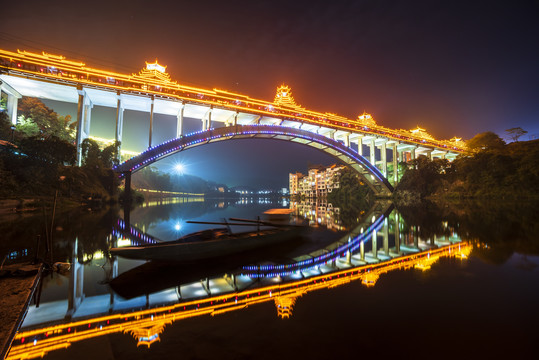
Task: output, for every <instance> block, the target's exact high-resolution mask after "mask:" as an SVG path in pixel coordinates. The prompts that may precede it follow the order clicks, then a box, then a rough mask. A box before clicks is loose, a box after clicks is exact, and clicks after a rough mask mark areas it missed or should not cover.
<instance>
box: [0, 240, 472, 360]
mask: <svg viewBox="0 0 539 360" xmlns="http://www.w3.org/2000/svg"><path fill="white" fill-rule="evenodd" d="M470 251H471V245H470V244H468V243H460V244H457V245H448V246H446V247H444V248H440V249H434V250H430V251H428V252H423V253H417V254H413V255H409V256H404V257H401V258H398V259H392V260H389V261H387V262H383V263H378V264H372V265H364V266H359V267H355V268H350V269H346V270H338V271H335V272H332V273H327V274H323V275H319V276H316V277H313V278H310V279H301V280H296V281H290V282H285V283H280V284H276V285H271V286H264V287H260V288H255V289H249V290H244V291H240V292H232V293H228V294H220V295H218V296H212V297H208V298H206V299H195V300H192V301H185V302H181V303H177V304H174V305H169V306H163V307H159V308H152V309H146V310H140V311H133V312H126V313H118V314H107V315H104V316H98V317H95V318H92V319H85V320H81V321H75V322H71V323H67V324H59V325H53V326H49V327H45V328H41V329H34V330H29V331H23V332H19V333H17V335H16V336H15V340H14V343H13V346H12V348H11V350H10V352H9V354H8V357H7V359H10V360H11V359H30V358H36V357H43V356H44V355H45V354H46V353H48V352H50V351H53V350H56V349H61V348H67V347H69V346H70V345H71V343H74V342H77V341H81V340H85V339H90V338H95V337H98V336H103V335H107V334H112V333H117V332H129V333H131V334H133V336H137V337H138V340H139V341H142V345H149V344H150V343H151V342H149V341H148V340H150V338H151V339H152V340H156V339H157V338H156V337H155V335H156V334H157V335H158V333H159V332H161V331H163V329H164V327H165V325H167V324H170V323H172V322H174V321H177V320H182V319H186V318H190V317H195V316H202V315H217V314H223V313H226V312H229V311H234V310H240V309H244V308H246V307H248V306H251V305H255V304H260V303H264V302H268V301H274V302H275V305H276V307H277V311H278V314H280V313H282V316H290V314H291V311H292V306H293V305H295V299H297V298H298V297H300V296H303V295H304V294H306V293H308V292H311V291H316V290H320V289H324V288H334V287H337V286H340V285H344V284H348V283H350V282H351V281H354V280H360V281H361V282H362V283H364V284H365V285H367V286H372V285H374V283H375V281H376V279H377V278H378V277H379V275H380V274H383V273H386V272H389V271H393V270H397V269H408V268H411V267H413V266H414V265H415V264H418V263H420V262H421V261H423V260H424V259H429V258H431V257H441V256H452V257H455V256H457V257H460V258H461V259H465V258H467V256H468V254H469V252H470ZM279 305H281V307H284V306H287V309H284V308H283V309H279ZM280 315H281V314H280ZM155 331H157V333H156V332H155ZM141 335H142V336H141ZM152 342H153V341H152Z"/></svg>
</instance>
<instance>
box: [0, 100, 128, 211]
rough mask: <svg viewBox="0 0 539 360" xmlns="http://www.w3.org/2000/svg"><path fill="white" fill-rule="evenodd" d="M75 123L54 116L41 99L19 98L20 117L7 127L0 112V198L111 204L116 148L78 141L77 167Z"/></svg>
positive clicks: (7, 123)
mask: <svg viewBox="0 0 539 360" xmlns="http://www.w3.org/2000/svg"><path fill="white" fill-rule="evenodd" d="M76 125H77V124H76V121H72V120H71V117H70V116H65V117H63V116H59V115H58V114H57V113H55V112H54V111H52V110H51V109H49V108H48V107H46V106H45V105H44V104H43V103H42V102H41V101H39V100H38V99H33V98H26V97H25V98H22V99H21V100H20V101H19V119H18V123H17V125H16V126H12V125H11V123H10V121H9V119H8V118H7V115H6V114H5V112H0V140H1V142H0V197H1V198H3V199H13V198H19V199H22V198H34V199H36V201H38V202H39V201H41V200H42V199H47V201H48V200H49V199H50V198H51V196H54V195H55V194H56V193H57V194H59V195H61V197H62V199H63V200H64V201H65V200H70V201H72V202H74V203H80V202H81V201H83V200H88V199H89V198H91V199H92V201H95V200H96V199H99V201H111V200H114V199H116V197H117V191H116V189H117V187H118V183H117V180H116V177H115V176H114V174H113V172H112V170H111V167H112V165H113V162H114V160H115V159H116V155H117V151H118V146H119V144H118V143H116V144H113V145H111V146H109V147H106V148H105V149H100V148H99V146H98V144H97V143H96V142H94V141H93V140H91V139H85V140H84V141H83V143H82V159H83V162H82V166H81V167H78V166H76V164H75V162H76V146H75V129H76Z"/></svg>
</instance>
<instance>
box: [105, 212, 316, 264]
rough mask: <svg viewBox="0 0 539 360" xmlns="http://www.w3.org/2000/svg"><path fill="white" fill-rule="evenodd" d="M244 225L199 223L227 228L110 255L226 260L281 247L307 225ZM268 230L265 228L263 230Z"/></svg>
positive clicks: (248, 222) (117, 250)
mask: <svg viewBox="0 0 539 360" xmlns="http://www.w3.org/2000/svg"><path fill="white" fill-rule="evenodd" d="M235 220H238V221H242V222H241V223H228V222H224V223H217V222H196V221H190V223H199V224H220V225H226V226H227V227H226V228H217V229H209V230H203V231H198V232H195V233H192V234H189V235H186V236H184V237H182V238H180V239H178V240H174V241H169V242H162V243H157V244H150V245H144V246H130V247H121V248H112V249H110V250H109V251H110V253H111V254H112V255H117V256H121V257H125V258H129V259H145V260H167V261H181V262H189V261H197V260H203V259H211V258H216V257H223V256H227V255H231V254H235V253H239V252H243V251H249V250H253V249H257V248H261V247H265V246H269V245H274V244H278V243H281V242H285V241H287V240H290V239H293V238H296V237H299V236H301V235H302V234H303V232H304V231H305V230H306V228H307V227H306V226H302V225H293V224H284V225H283V224H273V223H270V222H266V221H260V220H245V219H235ZM238 225H239V226H256V227H257V230H256V231H248V232H240V233H232V232H231V231H230V226H238ZM261 226H263V227H268V228H264V229H261V228H260V227H261Z"/></svg>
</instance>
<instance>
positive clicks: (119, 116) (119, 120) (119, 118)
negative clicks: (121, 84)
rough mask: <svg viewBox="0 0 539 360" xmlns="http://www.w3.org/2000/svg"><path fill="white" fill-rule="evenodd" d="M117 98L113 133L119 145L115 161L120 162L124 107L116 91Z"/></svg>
mask: <svg viewBox="0 0 539 360" xmlns="http://www.w3.org/2000/svg"><path fill="white" fill-rule="evenodd" d="M117 97H118V105H117V106H116V133H115V135H116V136H115V139H116V141H118V142H119V143H120V146H119V148H118V155H117V156H118V158H117V160H118V161H119V162H121V161H122V155H121V150H122V135H123V128H124V110H125V109H124V107H123V104H122V98H121V94H120V92H119V91H118V93H117Z"/></svg>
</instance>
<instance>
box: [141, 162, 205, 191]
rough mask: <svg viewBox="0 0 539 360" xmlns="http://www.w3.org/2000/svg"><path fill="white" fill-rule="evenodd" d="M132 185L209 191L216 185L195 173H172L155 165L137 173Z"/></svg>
mask: <svg viewBox="0 0 539 360" xmlns="http://www.w3.org/2000/svg"><path fill="white" fill-rule="evenodd" d="M132 186H133V187H134V188H139V189H153V190H164V191H177V192H192V193H207V192H209V191H212V190H214V188H215V185H214V184H213V183H209V182H208V181H206V180H204V179H202V178H199V177H198V176H193V175H172V176H171V175H170V174H167V173H162V172H160V171H158V170H157V169H155V168H153V167H146V168H144V169H142V170H141V171H139V172H137V173H135V174H134V175H133V178H132Z"/></svg>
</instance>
